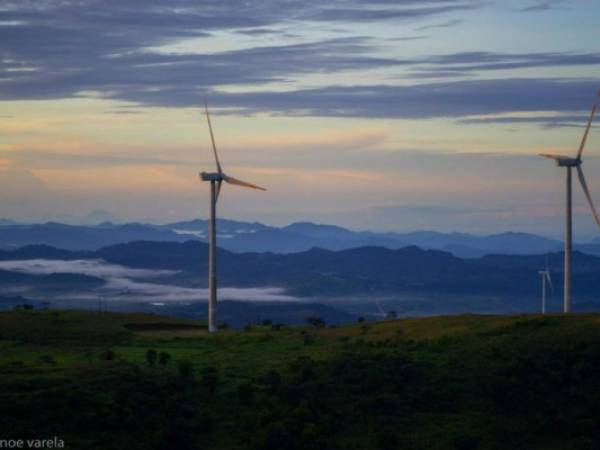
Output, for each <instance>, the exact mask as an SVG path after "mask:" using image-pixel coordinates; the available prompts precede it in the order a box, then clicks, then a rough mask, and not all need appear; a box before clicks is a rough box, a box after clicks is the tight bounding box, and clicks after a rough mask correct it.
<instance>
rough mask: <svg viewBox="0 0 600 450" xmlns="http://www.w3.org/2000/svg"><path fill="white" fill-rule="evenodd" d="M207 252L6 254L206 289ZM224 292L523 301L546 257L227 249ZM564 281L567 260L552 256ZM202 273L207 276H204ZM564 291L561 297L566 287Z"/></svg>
mask: <svg viewBox="0 0 600 450" xmlns="http://www.w3.org/2000/svg"><path fill="white" fill-rule="evenodd" d="M207 254H208V252H207V246H206V244H205V243H203V242H198V241H189V242H185V243H173V242H133V243H128V244H119V245H115V246H109V247H105V248H102V249H100V250H98V251H94V252H66V251H61V250H55V249H49V248H48V247H40V246H37V247H26V248H23V249H19V250H16V251H14V252H10V251H5V252H2V253H0V259H4V260H7V259H34V258H46V259H48V258H52V256H50V255H54V257H57V258H60V259H82V258H86V259H102V260H104V261H107V262H110V263H115V264H120V265H124V266H128V267H133V268H150V269H170V270H176V271H178V274H177V276H176V277H177V283H182V284H184V285H190V286H205V285H206V278H205V277H204V274H205V272H206V267H207ZM218 257H219V267H218V270H219V276H220V279H219V281H220V283H222V285H224V286H237V287H259V286H279V287H283V288H286V289H287V291H288V293H290V294H292V295H296V296H302V297H311V296H348V295H372V294H385V293H390V294H398V293H402V292H404V293H409V292H422V293H423V292H430V293H434V292H438V293H439V292H443V293H445V294H486V295H489V294H492V293H501V294H503V295H507V294H511V293H514V294H523V293H528V294H531V293H535V294H536V295H537V292H538V291H539V276H538V273H537V272H538V270H539V269H540V268H542V267H544V264H545V255H488V256H485V257H482V258H474V259H461V258H458V257H456V256H453V255H452V254H450V253H448V252H442V251H438V250H422V249H420V248H418V247H415V246H411V247H405V248H402V249H397V250H392V249H386V248H382V247H361V248H355V249H349V250H342V251H330V250H323V249H317V248H315V249H311V250H308V251H305V252H299V253H291V254H274V253H232V252H229V251H227V250H223V249H220V250H219V254H218ZM548 261H549V266H550V269H551V271H552V273H553V275H554V277H555V279H556V280H559V279H560V273H561V270H562V254H561V253H552V254H550V255H549V257H548ZM573 269H574V285H575V291H576V292H575V293H576V294H586V295H587V294H593V295H595V294H596V293H598V292H600V277H599V276H598V274H599V273H600V258H598V257H595V256H590V255H585V254H582V253H579V252H575V253H574V255H573ZM200 274H201V275H200ZM555 284H556V292H559V291H560V283H555Z"/></svg>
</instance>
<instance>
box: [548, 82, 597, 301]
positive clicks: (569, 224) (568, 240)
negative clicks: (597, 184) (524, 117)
mask: <svg viewBox="0 0 600 450" xmlns="http://www.w3.org/2000/svg"><path fill="white" fill-rule="evenodd" d="M598 97H600V92H598ZM597 106H598V103H597V99H596V103H595V104H594V107H593V108H592V112H591V114H590V118H589V120H588V123H587V127H586V128H585V132H584V133H583V139H582V140H581V144H580V145H579V151H578V152H577V156H576V157H575V158H572V157H570V156H562V155H548V154H545V153H540V156H543V157H544V158H550V159H553V160H554V161H556V165H557V166H558V167H565V168H566V169H567V177H566V187H567V198H566V200H567V210H566V230H565V268H564V301H563V303H564V304H563V308H564V312H566V313H568V312H571V308H572V299H571V252H572V250H573V208H572V202H573V190H572V181H571V179H572V177H571V175H572V173H571V172H572V169H573V167H576V168H577V175H578V176H579V182H580V183H581V188H582V189H583V192H584V194H585V196H586V198H587V201H588V203H589V205H590V208H591V209H592V214H593V215H594V219H595V220H596V223H597V224H598V226H600V218H599V217H598V213H597V212H596V207H595V206H594V202H593V201H592V196H591V195H590V191H589V189H588V187H587V183H586V182H585V177H584V175H583V170H582V169H581V164H582V160H581V154H582V153H583V149H584V148H585V142H586V141H587V137H588V133H589V131H590V127H591V126H592V121H593V120H594V115H595V114H596V109H597Z"/></svg>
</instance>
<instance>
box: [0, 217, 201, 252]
mask: <svg viewBox="0 0 600 450" xmlns="http://www.w3.org/2000/svg"><path fill="white" fill-rule="evenodd" d="M140 239H147V240H154V241H180V242H183V241H185V240H188V239H189V236H182V235H179V234H177V233H175V232H173V231H169V230H162V229H158V228H156V227H154V226H151V225H143V224H137V223H133V224H124V225H114V224H112V223H103V224H101V225H98V226H81V225H65V224H61V223H55V222H48V223H45V224H39V225H8V226H3V227H0V246H1V247H2V248H5V249H11V248H18V247H22V246H25V245H51V246H54V247H59V248H64V249H69V250H96V249H99V248H101V247H105V246H107V245H113V244H118V243H122V242H130V241H136V240H140Z"/></svg>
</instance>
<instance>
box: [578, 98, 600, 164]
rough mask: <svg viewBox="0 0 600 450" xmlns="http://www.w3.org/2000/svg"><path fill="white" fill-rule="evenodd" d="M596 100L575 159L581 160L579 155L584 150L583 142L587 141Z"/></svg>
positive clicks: (596, 104)
mask: <svg viewBox="0 0 600 450" xmlns="http://www.w3.org/2000/svg"><path fill="white" fill-rule="evenodd" d="M598 97H600V91H599V92H598ZM598 97H597V98H598ZM597 98H596V103H594V107H593V108H592V112H591V113H590V119H589V120H588V123H587V127H585V132H584V133H583V139H582V140H581V144H580V145H579V152H577V159H581V154H582V153H583V149H584V148H585V141H587V137H588V133H589V132H590V127H591V126H592V121H593V120H594V115H595V114H596V109H597V108H598V100H597Z"/></svg>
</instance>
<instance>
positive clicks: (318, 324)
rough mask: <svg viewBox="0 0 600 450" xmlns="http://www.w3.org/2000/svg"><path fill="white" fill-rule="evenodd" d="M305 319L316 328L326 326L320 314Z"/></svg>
mask: <svg viewBox="0 0 600 450" xmlns="http://www.w3.org/2000/svg"><path fill="white" fill-rule="evenodd" d="M304 320H305V321H306V323H307V324H309V325H312V326H313V327H315V328H322V327H324V326H325V321H324V320H323V319H321V318H320V317H319V316H309V317H307V318H306V319H304Z"/></svg>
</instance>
